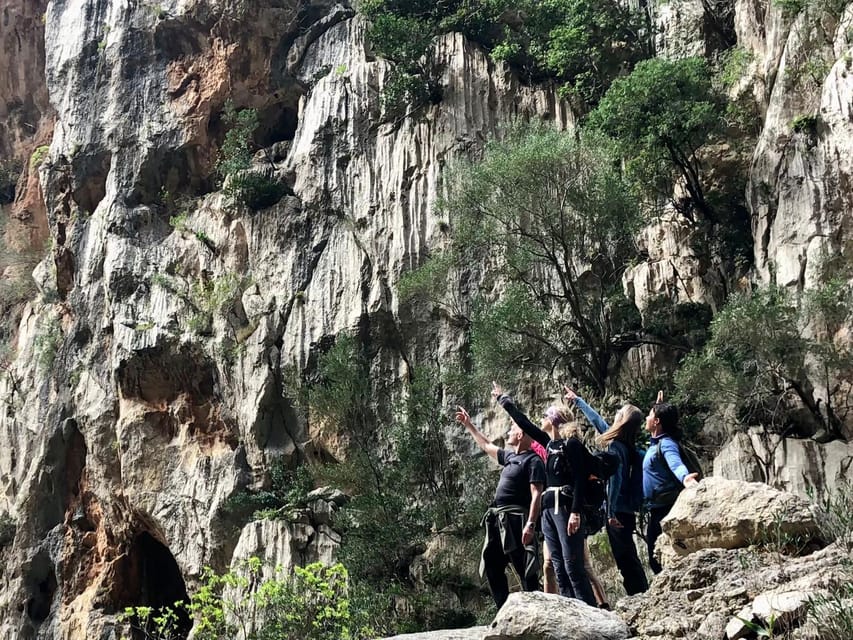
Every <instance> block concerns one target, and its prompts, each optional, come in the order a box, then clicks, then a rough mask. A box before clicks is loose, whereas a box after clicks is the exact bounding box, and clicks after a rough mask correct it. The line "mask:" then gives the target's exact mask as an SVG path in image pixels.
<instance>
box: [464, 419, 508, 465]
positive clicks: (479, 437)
mask: <svg viewBox="0 0 853 640" xmlns="http://www.w3.org/2000/svg"><path fill="white" fill-rule="evenodd" d="M457 409H458V411H457V412H456V422H458V423H460V424H461V425H462V426H463V427H465V429H466V430H467V431H468V433H470V434H471V437H472V438H474V442H476V443H477V446H478V447H480V449H482V450H483V451H484V452H486V453H487V454H488V455H489V456H491V457H492V458H494V459H495V460H497V459H498V451H500V448H499V447H498V446H497V445H494V444H492V443H491V442H489V439H488V438H486V436H484V435H483V432H482V431H480V430H479V429H478V428H477V427H475V426H474V423H473V422H471V416H470V415H469V414H468V412H467V411H466V410H465V407H457Z"/></svg>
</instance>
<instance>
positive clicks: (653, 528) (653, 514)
mask: <svg viewBox="0 0 853 640" xmlns="http://www.w3.org/2000/svg"><path fill="white" fill-rule="evenodd" d="M671 510H672V505H671V504H669V505H666V506H665V507H652V508H650V509H649V526H648V529H646V546H647V547H648V548H649V566H650V567H651V568H652V571H654V572H655V573H660V572H661V571H662V570H663V567H662V566H660V562H658V561H657V559H655V543H656V542H657V541H658V538H659V537H660V534H661V533H663V532H662V531H661V528H660V521H661V520H663V519H664V518H665V517H666V516H667V514H668V513H669V512H670V511H671Z"/></svg>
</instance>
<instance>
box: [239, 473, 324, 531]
mask: <svg viewBox="0 0 853 640" xmlns="http://www.w3.org/2000/svg"><path fill="white" fill-rule="evenodd" d="M313 488H314V476H313V473H312V471H311V469H310V468H309V467H308V466H306V465H302V466H299V467H297V468H296V469H288V468H287V467H286V466H285V465H284V464H283V463H282V462H281V461H277V462H274V463H273V464H272V465H271V466H270V470H269V486H268V487H267V488H265V489H261V490H257V491H254V490H247V491H240V492H238V493H236V494H234V495H232V496H231V497H230V498H228V500H227V501H226V502H225V509H226V511H228V512H229V513H231V514H232V515H236V516H245V515H247V514H251V518H252V519H253V520H278V519H283V520H294V519H295V518H296V517H298V516H299V514H300V512H301V511H302V510H304V509H305V508H306V507H307V506H308V494H309V493H310V492H311V490H312V489H313Z"/></svg>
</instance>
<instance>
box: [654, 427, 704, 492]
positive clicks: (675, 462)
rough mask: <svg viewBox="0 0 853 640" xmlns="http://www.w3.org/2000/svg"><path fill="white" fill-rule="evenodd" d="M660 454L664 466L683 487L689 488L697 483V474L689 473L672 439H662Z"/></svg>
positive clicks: (676, 443) (676, 444)
mask: <svg viewBox="0 0 853 640" xmlns="http://www.w3.org/2000/svg"><path fill="white" fill-rule="evenodd" d="M658 446H659V447H660V452H661V454H663V457H664V460H666V464H667V465H668V466H669V469H670V471H672V474H673V475H674V476H675V477H676V479H677V480H678V481H679V482H680V483H681V484H683V485H684V486H685V487H690V486H692V485H694V484H696V483H697V482H699V474H698V473H690V471H689V470H688V469H687V465H686V464H684V461H683V460H682V459H681V452H680V451H679V449H678V442H676V441H675V440H674V439H673V438H662V439H661V441H660V444H659V445H658Z"/></svg>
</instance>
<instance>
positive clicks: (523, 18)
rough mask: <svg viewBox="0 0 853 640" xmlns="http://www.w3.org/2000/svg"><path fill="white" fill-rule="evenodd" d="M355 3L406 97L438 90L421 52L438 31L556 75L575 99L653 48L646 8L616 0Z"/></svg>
mask: <svg viewBox="0 0 853 640" xmlns="http://www.w3.org/2000/svg"><path fill="white" fill-rule="evenodd" d="M360 11H361V12H362V13H363V14H364V15H365V16H367V17H368V18H369V19H370V20H371V26H370V28H369V30H368V38H369V40H370V42H371V43H372V45H373V47H374V48H375V50H376V52H377V53H378V54H379V55H381V56H382V57H384V58H387V59H388V60H392V61H393V62H395V63H396V65H397V68H396V69H395V71H394V73H393V75H392V78H391V81H390V87H391V90H392V91H398V92H399V91H400V90H401V87H402V88H403V89H404V90H403V91H402V93H405V95H406V97H408V99H409V100H412V99H415V98H418V93H420V98H421V99H423V98H424V97H425V95H426V93H429V91H430V90H431V91H433V92H434V91H435V86H434V85H435V84H436V81H437V78H436V77H435V72H436V71H437V69H434V68H431V67H430V66H429V62H428V61H427V60H425V59H424V58H429V57H430V55H431V53H432V44H433V41H434V39H435V37H436V36H438V35H440V34H443V33H450V32H460V33H462V34H464V35H465V36H466V37H467V38H468V39H470V40H472V41H474V42H476V43H478V44H480V45H481V46H483V47H484V49H485V50H486V51H487V52H488V53H489V54H490V55H491V56H492V58H493V59H495V60H502V61H505V62H507V63H508V64H509V65H510V66H511V67H512V68H514V69H515V70H517V71H518V72H520V73H521V75H522V76H523V77H524V78H525V79H527V80H532V81H540V80H557V81H558V82H559V83H561V84H563V87H564V93H565V94H566V95H569V96H571V97H574V98H577V102H578V103H579V106H582V105H584V104H585V103H588V104H594V103H595V102H596V101H597V100H598V99H599V98H600V97H601V96H602V95H603V93H604V91H605V90H606V89H607V87H608V86H609V84H610V82H611V81H612V80H613V78H615V77H617V76H618V75H619V74H620V73H623V72H624V70H626V69H627V70H630V69H631V68H632V67H633V65H634V64H636V63H637V61H639V60H642V59H643V58H646V57H648V56H649V55H651V48H650V44H649V30H648V28H647V27H646V20H645V16H644V15H643V14H641V13H640V12H637V11H634V10H632V9H630V8H629V7H628V6H627V5H625V3H622V2H618V1H617V0H601V1H599V2H592V1H590V0H544V1H541V0H521V1H512V2H511V1H510V0H474V1H471V0H444V1H440V2H427V1H425V0H367V1H366V2H364V3H362V5H361V7H360ZM430 84H431V85H433V86H432V87H431V89H430V90H426V89H424V88H423V87H424V86H427V85H430ZM418 85H420V87H421V88H420V90H419V89H418ZM386 96H387V94H386Z"/></svg>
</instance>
